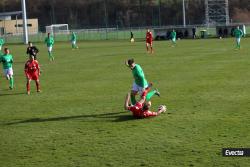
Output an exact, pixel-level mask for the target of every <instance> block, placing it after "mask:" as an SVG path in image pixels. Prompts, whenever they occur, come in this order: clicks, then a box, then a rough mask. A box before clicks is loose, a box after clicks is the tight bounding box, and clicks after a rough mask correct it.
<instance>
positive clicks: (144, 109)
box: [142, 101, 151, 111]
mask: <svg viewBox="0 0 250 167" xmlns="http://www.w3.org/2000/svg"><path fill="white" fill-rule="evenodd" d="M150 107H151V101H148V102H144V103H143V106H142V110H143V111H146V110H149V108H150Z"/></svg>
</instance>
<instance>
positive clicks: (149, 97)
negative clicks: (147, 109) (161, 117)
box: [146, 90, 156, 101]
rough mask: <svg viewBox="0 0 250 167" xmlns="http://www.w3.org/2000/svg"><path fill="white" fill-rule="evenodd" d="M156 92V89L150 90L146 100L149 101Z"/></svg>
mask: <svg viewBox="0 0 250 167" xmlns="http://www.w3.org/2000/svg"><path fill="white" fill-rule="evenodd" d="M155 92H156V91H155V90H152V91H150V92H148V94H147V96H146V101H149V100H150V99H151V98H152V97H153V96H154V94H155Z"/></svg>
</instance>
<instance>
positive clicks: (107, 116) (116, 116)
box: [4, 112, 134, 125]
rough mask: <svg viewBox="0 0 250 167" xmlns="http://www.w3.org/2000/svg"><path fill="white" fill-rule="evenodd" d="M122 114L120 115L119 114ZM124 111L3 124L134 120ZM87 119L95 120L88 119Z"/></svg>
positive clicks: (34, 119)
mask: <svg viewBox="0 0 250 167" xmlns="http://www.w3.org/2000/svg"><path fill="white" fill-rule="evenodd" d="M121 114H122V115H121ZM124 114H125V112H115V113H104V114H91V115H76V116H63V117H54V118H32V119H26V120H22V121H16V122H10V123H6V124H4V125H16V124H23V123H39V122H53V121H66V120H72V119H83V118H97V119H105V122H108V121H110V122H123V121H130V120H134V118H133V116H132V115H124ZM88 121H96V119H95V120H88Z"/></svg>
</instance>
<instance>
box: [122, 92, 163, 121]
mask: <svg viewBox="0 0 250 167" xmlns="http://www.w3.org/2000/svg"><path fill="white" fill-rule="evenodd" d="M149 89H150V88H149ZM149 89H146V90H145V91H144V92H143V94H142V97H141V99H140V100H139V101H138V102H137V103H136V104H135V105H130V104H129V102H130V93H128V94H127V96H126V99H125V104H124V108H125V110H129V111H131V112H132V113H133V116H134V117H135V118H147V117H153V116H157V115H159V114H161V113H163V112H165V111H166V109H167V108H166V106H165V105H160V106H159V108H158V111H157V112H152V111H149V109H150V107H151V101H146V94H147V92H148V91H149Z"/></svg>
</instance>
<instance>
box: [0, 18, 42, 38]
mask: <svg viewBox="0 0 250 167" xmlns="http://www.w3.org/2000/svg"><path fill="white" fill-rule="evenodd" d="M27 27H28V33H29V34H37V33H38V19H27ZM0 34H1V35H2V34H10V35H18V34H23V20H22V19H17V20H0Z"/></svg>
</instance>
